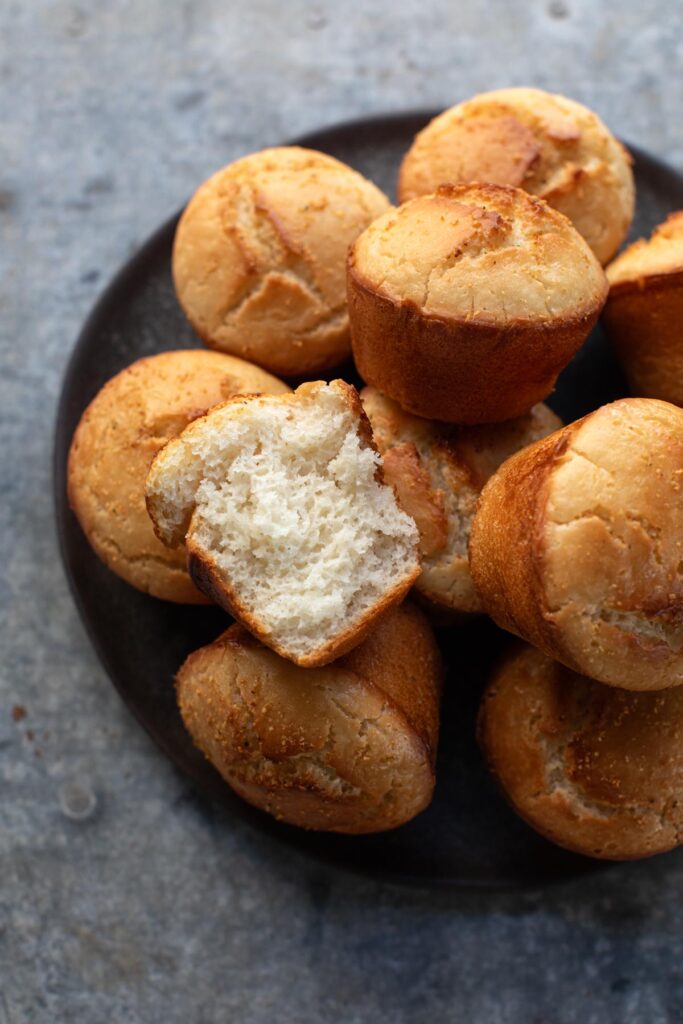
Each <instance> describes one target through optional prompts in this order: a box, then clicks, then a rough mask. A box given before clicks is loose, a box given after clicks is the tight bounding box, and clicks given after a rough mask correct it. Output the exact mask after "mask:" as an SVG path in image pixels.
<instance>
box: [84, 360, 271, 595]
mask: <svg viewBox="0 0 683 1024" xmlns="http://www.w3.org/2000/svg"><path fill="white" fill-rule="evenodd" d="M254 391H264V392H269V393H271V394H282V393H284V392H287V391H289V388H288V387H287V385H286V384H283V383H282V381H279V380H277V379H276V378H275V377H272V376H271V375H270V374H269V373H265V372H264V371H263V370H261V369H259V368H258V367H257V366H252V365H251V363H246V362H244V361H243V360H242V359H234V358H233V357H232V356H226V355H222V354H221V353H219V352H206V351H196V350H194V349H193V350H187V351H177V352H162V353H160V354H159V355H155V356H149V357H148V358H146V359H139V360H138V361H137V362H135V363H133V365H132V366H129V367H128V368H127V369H125V370H123V371H122V372H121V373H119V374H117V375H116V376H115V377H113V378H112V379H111V380H110V381H109V382H108V383H107V384H105V385H104V387H103V388H102V390H101V391H100V392H99V393H98V394H97V395H96V396H95V398H94V399H93V400H92V402H91V403H90V405H89V406H88V408H87V409H86V410H85V412H84V413H83V416H82V418H81V421H80V423H79V425H78V428H77V429H76V432H75V434H74V437H73V441H72V443H71V449H70V451H69V463H68V471H67V480H68V494H69V502H70V504H71V507H72V509H73V510H74V512H75V513H76V516H77V518H78V521H79V522H80V524H81V527H82V528H83V531H84V533H85V535H86V537H87V538H88V541H89V542H90V545H91V546H92V548H93V550H94V551H95V553H96V554H97V555H98V556H99V558H101V559H102V561H103V562H104V563H105V564H106V565H108V566H109V568H110V569H112V570H113V571H114V572H115V573H116V574H117V575H118V576H121V577H122V578H123V579H124V580H126V582H127V583H130V584H132V586H134V587H137V589H138V590H142V591H144V592H145V593H149V594H152V595H153V596H154V597H160V598H164V599H165V600H166V601H177V602H180V603H188V604H197V603H202V602H206V600H207V599H206V597H205V596H204V595H203V594H201V593H200V592H199V591H198V590H197V588H196V587H195V586H194V584H193V583H192V581H191V579H190V577H189V575H188V573H187V569H186V565H185V550H184V548H183V547H182V546H180V547H178V548H176V549H175V550H171V549H170V548H167V547H166V546H165V545H164V544H162V543H161V542H160V541H159V540H158V538H157V537H156V536H155V534H154V530H153V528H152V524H151V522H150V519H149V516H148V515H147V509H146V507H145V480H146V478H147V473H148V472H149V467H150V465H151V464H152V459H153V458H154V456H155V455H156V454H157V452H158V451H159V450H160V449H161V448H162V447H163V446H164V445H165V444H166V442H167V441H168V440H169V439H170V438H172V437H175V436H176V434H179V433H180V431H181V430H182V429H183V428H184V427H186V426H187V424H188V423H190V422H191V421H192V420H193V419H195V418H196V417H197V416H201V415H202V414H203V413H205V412H206V411H207V409H210V408H211V406H213V405H216V404H217V403H219V402H224V401H225V400H226V399H227V398H230V397H231V396H232V395H236V394H241V393H245V392H246V393H249V392H254Z"/></svg>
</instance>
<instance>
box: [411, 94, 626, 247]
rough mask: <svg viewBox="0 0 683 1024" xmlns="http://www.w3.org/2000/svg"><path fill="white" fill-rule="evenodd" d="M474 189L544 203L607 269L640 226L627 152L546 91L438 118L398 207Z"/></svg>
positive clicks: (422, 142)
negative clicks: (634, 225) (459, 188)
mask: <svg viewBox="0 0 683 1024" xmlns="http://www.w3.org/2000/svg"><path fill="white" fill-rule="evenodd" d="M471 181H487V182H492V183H493V184H496V185H514V186H517V187H519V188H523V189H524V190H525V191H526V192H530V193H531V194H533V195H536V196H539V197H540V198H541V199H545V200H546V202H548V203H549V204H550V205H551V206H554V207H555V209H556V210H559V211H560V212H561V213H564V214H565V216H567V217H569V219H570V220H571V221H572V223H573V225H574V227H575V228H576V229H577V231H578V232H579V233H580V234H581V235H583V237H584V238H585V239H586V241H587V242H588V244H589V245H590V247H591V249H592V250H593V252H594V253H595V255H596V257H597V259H598V260H600V262H601V263H603V264H604V263H607V262H608V261H609V260H610V259H611V258H612V256H614V254H615V252H616V251H617V249H618V248H619V246H620V245H621V243H622V242H623V241H624V239H625V238H626V235H627V234H628V229H629V226H630V224H631V220H632V218H633V209H634V205H635V185H634V181H633V173H632V171H631V159H630V156H629V154H628V153H627V152H626V150H625V149H624V147H623V146H622V145H621V143H619V142H618V141H617V140H616V139H615V138H614V136H613V135H612V133H611V132H610V131H609V130H608V129H607V128H606V127H605V125H604V124H603V123H602V121H601V120H600V118H599V117H598V116H597V115H596V114H594V113H593V112H592V111H591V110H588V109H587V108H586V107H584V106H582V105H581V104H580V103H576V102H574V101H573V100H569V99H566V98H565V97H564V96H556V95H553V94H551V93H547V92H543V91H542V90H540V89H524V88H517V89H499V90H496V91H495V92H487V93H482V94H481V95H479V96H474V97H473V98H472V99H470V100H467V101H466V102H465V103H460V104H458V106H455V107H451V109H450V110H446V111H445V112H444V113H443V114H440V115H439V116H438V117H436V118H435V119H434V120H433V121H432V122H431V123H430V124H429V125H428V126H427V127H426V128H425V129H423V131H421V132H420V133H419V134H418V135H417V136H416V138H415V141H414V143H413V145H412V146H411V148H410V150H409V151H408V153H407V154H406V156H405V158H404V160H403V163H402V165H401V170H400V174H399V181H398V195H399V201H400V202H402V203H403V202H406V201H407V200H408V199H414V198H415V197H416V196H421V195H426V194H428V193H430V192H436V190H437V188H438V187H439V185H443V184H451V185H455V184H459V183H461V182H471Z"/></svg>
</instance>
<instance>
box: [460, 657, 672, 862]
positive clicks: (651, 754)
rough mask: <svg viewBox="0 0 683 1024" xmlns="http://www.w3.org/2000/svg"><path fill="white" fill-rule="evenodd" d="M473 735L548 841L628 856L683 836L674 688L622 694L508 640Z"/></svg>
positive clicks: (507, 791)
mask: <svg viewBox="0 0 683 1024" xmlns="http://www.w3.org/2000/svg"><path fill="white" fill-rule="evenodd" d="M478 739H479V744H480V746H481V749H482V752H483V753H484V756H485V758H486V760H487V762H488V765H489V768H490V770H491V772H492V773H493V775H494V776H495V778H496V780H497V782H498V784H499V786H500V787H501V790H502V792H503V794H504V796H505V797H506V798H507V799H508V800H509V802H510V804H511V805H512V807H513V808H514V810H515V811H516V812H517V813H518V814H519V815H520V816H521V817H522V818H524V819H525V821H527V823H528V824H529V825H531V826H532V828H534V829H536V830H537V831H538V832H540V833H541V834H542V835H544V836H546V838H548V839H550V840H551V841H552V842H555V843H558V844H559V845H560V846H564V847H565V848H567V849H570V850H574V851H575V852H577V853H581V854H584V855H586V856H589V857H598V858H603V859H608V860H631V859H635V858H640V857H649V856H652V855H653V854H656V853H661V852H664V851H665V850H669V849H672V848H673V847H675V846H678V845H679V844H680V843H681V841H682V840H683V799H682V797H683V756H682V754H681V751H682V750H683V689H680V688H679V689H674V690H667V691H666V692H663V693H651V694H650V693H629V692H627V691H624V690H618V689H615V688H613V687H607V686H603V685H601V684H600V683H598V682H596V681H595V680H592V679H588V678H587V677H585V676H580V675H578V674H576V673H574V672H572V671H571V670H569V669H567V668H565V667H564V666H562V665H560V664H559V663H558V662H556V661H553V660H551V659H550V658H548V657H547V656H546V655H544V654H542V653H541V652H540V651H538V650H535V649H534V648H532V647H527V646H526V645H521V644H519V645H515V646H514V647H513V648H511V649H510V651H508V652H507V653H506V654H505V655H504V657H503V659H502V660H501V663H500V664H499V666H498V667H497V669H496V670H495V672H494V673H493V676H492V678H491V680H490V682H489V685H488V687H487V690H486V692H485V694H484V696H483V698H482V702H481V706H480V710H479V720H478Z"/></svg>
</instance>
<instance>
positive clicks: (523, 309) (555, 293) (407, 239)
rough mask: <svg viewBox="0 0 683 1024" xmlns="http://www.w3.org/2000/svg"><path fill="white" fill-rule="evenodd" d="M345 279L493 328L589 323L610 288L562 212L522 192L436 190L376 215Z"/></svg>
mask: <svg viewBox="0 0 683 1024" xmlns="http://www.w3.org/2000/svg"><path fill="white" fill-rule="evenodd" d="M349 269H350V273H351V274H353V275H355V277H356V279H357V280H358V281H359V282H360V284H361V286H364V287H365V288H367V289H369V290H373V291H374V292H375V293H376V294H377V295H379V296H381V297H384V298H385V299H388V300H389V301H391V302H392V303H406V304H410V305H412V306H413V307H417V308H418V309H419V310H420V311H421V313H422V314H424V315H426V316H428V317H434V318H438V319H443V320H447V321H459V322H466V323H468V324H477V323H481V324H485V325H494V326H506V325H514V324H517V323H520V322H523V323H524V324H529V323H537V324H543V325H546V324H553V323H555V322H560V323H564V322H566V321H567V320H571V319H574V318H582V317H585V316H589V315H593V314H594V313H595V312H596V310H597V309H599V307H600V306H601V305H602V303H603V301H604V298H605V294H606V290H607V283H606V281H605V275H604V273H603V271H602V269H601V267H600V265H599V263H598V262H597V260H596V259H595V257H594V256H593V254H592V252H591V251H590V249H589V248H588V246H587V245H586V243H585V242H584V240H583V239H582V238H581V236H580V235H579V234H577V232H576V231H575V230H574V228H573V227H572V225H571V224H570V222H569V221H568V220H567V218H566V217H564V216H562V214H559V213H557V211H556V210H553V209H551V208H550V207H549V206H548V205H547V204H546V203H544V202H543V201H542V200H538V199H535V198H533V197H532V196H529V195H527V193H526V192H522V191H521V190H520V189H515V188H507V187H503V186H499V185H456V186H442V187H441V188H439V190H438V191H437V192H436V193H435V194H434V195H429V196H420V197H418V198H417V199H412V200H411V201H410V202H408V203H405V204H404V205H403V206H400V207H399V208H398V209H396V210H391V211H389V212H388V213H385V214H384V215H383V216H382V217H379V218H378V219H377V220H376V221H375V222H374V223H373V224H371V225H370V227H369V228H367V229H366V230H365V231H364V232H363V234H362V235H361V236H360V238H359V239H358V240H357V242H356V243H355V245H354V246H353V248H352V250H351V255H350V258H349Z"/></svg>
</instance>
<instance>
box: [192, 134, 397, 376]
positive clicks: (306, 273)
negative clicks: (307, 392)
mask: <svg viewBox="0 0 683 1024" xmlns="http://www.w3.org/2000/svg"><path fill="white" fill-rule="evenodd" d="M388 208H389V200H388V199H387V198H386V196H385V195H384V194H383V193H382V192H380V190H379V189H378V188H376V187H375V185H373V184H372V182H370V181H367V180H366V179H365V178H363V177H362V175H360V174H358V173H357V172H356V171H354V170H352V169H351V168H350V167H347V166H346V165H345V164H343V163H340V162H339V160H335V159H333V158H332V157H331V156H326V155H325V154H324V153H317V152H315V151H313V150H309V149H299V148H298V147H295V146H289V147H281V148H278V149H265V150H263V151H262V152H260V153H254V154H252V155H251V156H247V157H244V158H243V159H242V160H237V161H236V162H235V163H232V164H229V165H228V166H227V167H224V168H223V170H221V171H218V172H217V173H216V174H214V175H213V177H211V178H209V180H208V181H206V182H204V184H203V185H201V186H200V188H199V189H198V190H197V192H195V194H194V196H193V197H192V199H191V200H190V203H189V205H188V206H187V208H186V210H185V212H184V213H183V215H182V217H181V218H180V223H179V224H178V230H177V232H176V237H175V244H174V247H173V279H174V282H175V287H176V293H177V295H178V300H179V302H180V305H181V306H182V307H183V310H184V311H185V313H186V315H187V317H188V318H189V320H190V322H191V323H192V326H193V327H194V329H195V330H196V331H197V333H198V334H199V336H200V338H202V340H203V341H205V342H206V344H207V345H210V346H211V347H212V348H217V349H221V350H222V351H224V352H231V353H233V355H238V356H242V357H243V358H245V359H251V360H253V361H254V362H255V363H258V364H259V366H264V367H266V369H268V370H272V371H273V372H274V373H281V374H284V375H285V376H300V375H304V374H309V375H310V374H317V373H320V372H322V371H323V370H326V369H328V368H329V367H332V366H336V365H338V364H339V363H341V362H342V361H343V360H344V359H346V358H347V357H348V355H349V354H350V339H349V323H348V314H347V310H346V295H345V277H344V275H345V263H346V251H347V249H348V246H349V243H351V242H353V241H354V239H355V238H356V237H357V235H359V234H360V232H361V231H362V230H363V229H364V228H365V227H367V226H368V224H369V223H370V222H371V221H372V220H374V219H375V217H378V216H379V215H380V214H381V213H384V211H385V210H387V209H388Z"/></svg>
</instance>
